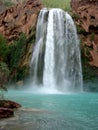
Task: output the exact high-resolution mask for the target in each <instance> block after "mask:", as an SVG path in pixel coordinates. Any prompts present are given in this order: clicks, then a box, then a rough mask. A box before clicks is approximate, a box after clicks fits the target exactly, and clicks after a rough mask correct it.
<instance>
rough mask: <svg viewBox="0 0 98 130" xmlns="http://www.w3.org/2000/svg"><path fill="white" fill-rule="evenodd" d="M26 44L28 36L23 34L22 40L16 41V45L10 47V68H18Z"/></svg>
mask: <svg viewBox="0 0 98 130" xmlns="http://www.w3.org/2000/svg"><path fill="white" fill-rule="evenodd" d="M25 43H26V35H25V34H24V33H22V34H21V35H20V38H19V39H18V40H16V41H14V43H13V44H11V45H10V46H9V59H10V68H17V67H18V65H19V61H20V59H21V57H22V54H23V51H24V44H25Z"/></svg>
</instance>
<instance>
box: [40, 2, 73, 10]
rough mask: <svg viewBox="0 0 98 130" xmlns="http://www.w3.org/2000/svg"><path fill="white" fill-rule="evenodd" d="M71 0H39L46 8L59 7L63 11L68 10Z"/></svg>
mask: <svg viewBox="0 0 98 130" xmlns="http://www.w3.org/2000/svg"><path fill="white" fill-rule="evenodd" d="M70 1H71V0H41V2H42V3H43V4H44V5H45V6H46V7H48V8H61V9H63V10H65V11H70V9H71V7H70Z"/></svg>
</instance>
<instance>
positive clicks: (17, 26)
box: [0, 0, 42, 42]
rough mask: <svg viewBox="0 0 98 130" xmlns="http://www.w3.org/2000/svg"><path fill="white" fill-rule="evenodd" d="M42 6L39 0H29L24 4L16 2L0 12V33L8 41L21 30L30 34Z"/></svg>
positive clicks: (13, 38) (14, 37)
mask: <svg viewBox="0 0 98 130" xmlns="http://www.w3.org/2000/svg"><path fill="white" fill-rule="evenodd" d="M41 8H42V5H41V3H40V2H39V0H29V1H27V2H26V3H25V4H17V5H16V6H13V7H11V8H9V9H7V10H6V11H4V12H2V13H1V14H0V33H1V34H3V36H5V37H6V38H7V40H8V41H9V42H10V41H12V40H15V39H16V38H17V37H18V36H19V34H20V33H21V32H24V33H26V34H27V35H29V34H30V31H31V29H32V28H35V26H36V21H37V16H38V13H39V11H40V9H41Z"/></svg>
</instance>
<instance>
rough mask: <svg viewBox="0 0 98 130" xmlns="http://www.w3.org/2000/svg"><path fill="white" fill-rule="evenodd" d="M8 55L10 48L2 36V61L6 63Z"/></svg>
mask: <svg viewBox="0 0 98 130" xmlns="http://www.w3.org/2000/svg"><path fill="white" fill-rule="evenodd" d="M7 53H8V46H7V41H6V39H5V38H4V37H3V36H2V35H1V34H0V60H3V61H5V60H6V55H7Z"/></svg>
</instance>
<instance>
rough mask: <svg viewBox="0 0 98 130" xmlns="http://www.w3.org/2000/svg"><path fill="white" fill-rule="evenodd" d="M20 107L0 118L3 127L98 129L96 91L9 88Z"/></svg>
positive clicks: (20, 129)
mask: <svg viewBox="0 0 98 130" xmlns="http://www.w3.org/2000/svg"><path fill="white" fill-rule="evenodd" d="M6 97H7V98H8V99H11V100H14V101H16V102H18V103H20V104H21V105H22V106H23V107H22V108H21V109H20V110H18V111H16V112H15V117H14V118H10V119H5V120H1V121H0V129H2V130H98V94H97V93H80V94H34V93H32V92H29V91H28V92H26V91H9V92H8V93H7V94H6Z"/></svg>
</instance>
